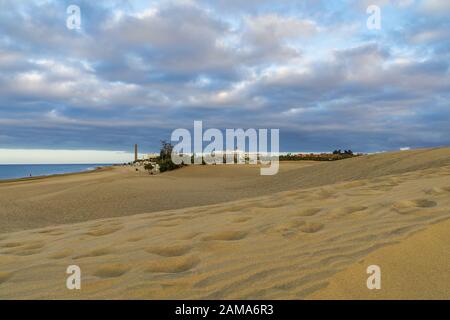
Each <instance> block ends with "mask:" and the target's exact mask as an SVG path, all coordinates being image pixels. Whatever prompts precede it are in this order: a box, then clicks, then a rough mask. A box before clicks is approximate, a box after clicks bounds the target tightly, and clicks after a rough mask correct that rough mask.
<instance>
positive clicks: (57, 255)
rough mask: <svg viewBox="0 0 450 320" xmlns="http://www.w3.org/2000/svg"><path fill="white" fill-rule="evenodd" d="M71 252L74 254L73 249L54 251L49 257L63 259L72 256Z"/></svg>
mask: <svg viewBox="0 0 450 320" xmlns="http://www.w3.org/2000/svg"><path fill="white" fill-rule="evenodd" d="M71 254H72V250H70V249H64V250H62V251H57V252H55V253H52V254H51V255H49V256H48V257H49V258H50V259H63V258H66V257H68V256H70V255H71Z"/></svg>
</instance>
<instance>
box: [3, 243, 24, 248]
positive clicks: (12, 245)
mask: <svg viewBox="0 0 450 320" xmlns="http://www.w3.org/2000/svg"><path fill="white" fill-rule="evenodd" d="M24 244H26V242H7V243H4V244H2V247H3V248H15V247H20V246H23V245H24Z"/></svg>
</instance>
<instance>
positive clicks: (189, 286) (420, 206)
mask: <svg viewBox="0 0 450 320" xmlns="http://www.w3.org/2000/svg"><path fill="white" fill-rule="evenodd" d="M449 156H450V149H449V148H446V149H432V150H419V151H411V152H403V153H391V154H380V155H373V156H367V157H361V158H356V159H350V160H343V161H338V162H333V163H328V162H327V163H318V164H313V165H310V164H307V165H308V166H307V167H296V165H297V164H287V165H286V166H285V167H284V168H282V170H281V172H280V173H279V175H277V176H274V177H269V178H267V179H265V178H260V177H259V176H257V174H258V173H259V172H258V171H257V168H246V167H240V166H237V167H233V166H226V167H225V166H223V167H222V166H214V167H204V166H201V167H190V168H185V169H182V170H179V171H178V172H171V173H170V174H162V175H160V176H158V177H150V176H147V175H144V174H143V173H134V172H130V171H122V170H125V169H118V170H112V171H111V172H99V173H92V174H89V175H82V176H70V177H59V178H52V179H42V180H39V181H32V182H18V183H7V184H4V185H1V186H0V190H1V191H2V192H1V193H0V197H1V198H0V199H1V201H2V202H1V203H2V206H3V208H6V211H2V212H0V221H1V222H2V225H3V230H7V231H8V232H4V233H2V234H0V298H6V299H9V298H18V299H28V298H41V299H42V298H59V299H92V298H112V299H115V298H124V299H134V298H148V299H172V298H173V299H215V298H218V299H225V298H228V299H233V298H236V299H250V298H252V299H260V298H264V299H304V298H338V299H339V298H378V297H382V298H394V299H401V298H411V297H412V298H448V297H449V296H448V293H449V292H450V283H449V282H448V281H446V280H448V272H447V273H446V272H445V271H446V270H449V267H450V265H449V261H450V260H449V252H450V251H449V250H448V249H449V247H448V246H449V238H448V232H447V233H446V230H448V227H449V223H448V219H449V218H450V179H449V178H450V162H449V161H450V157H449ZM298 165H299V166H302V164H298ZM212 170H216V171H215V172H216V174H215V175H214V174H212V176H211V177H210V178H208V174H211V172H213V171H212ZM233 170H237V171H234V174H233ZM193 172H195V175H194V176H193V175H192V174H193ZM237 172H239V173H240V174H242V176H239V175H237V174H236V173H237ZM314 177H316V180H314ZM154 178H156V179H154ZM152 179H153V180H152ZM196 179H199V180H196ZM208 179H212V181H213V183H209V184H208V182H207V181H208ZM228 180H230V181H228ZM148 181H151V182H148ZM155 181H156V182H155ZM158 181H159V182H161V184H162V190H163V191H161V190H159V189H157V186H158V183H157V182H158ZM163 181H165V182H163ZM194 181H197V182H198V181H202V182H204V183H205V184H206V186H205V185H204V186H202V187H196V186H195V185H196V184H195V183H194ZM255 181H257V182H258V183H255ZM216 183H221V184H219V185H218V186H215V184H216ZM183 184H184V186H190V187H191V190H189V191H186V194H187V195H186V194H183V193H182V192H181V191H180V193H179V194H174V193H173V192H171V193H170V194H169V193H167V192H168V191H167V190H166V189H164V188H171V187H172V186H175V185H178V187H179V186H180V185H183ZM258 184H260V185H258ZM118 186H121V188H120V192H118V191H111V190H115V189H114V188H117V187H118ZM147 187H152V188H153V189H146V188H147ZM174 188H176V187H174ZM196 188H197V189H196ZM233 188H236V190H237V191H234V190H235V189H233ZM252 188H253V189H254V190H252V191H248V189H252ZM85 189H87V190H88V191H89V192H90V193H86V192H85V191H84V190H85ZM266 189H268V190H269V191H270V192H268V193H266V192H265V191H263V190H266ZM95 190H97V193H96V194H95V193H94V194H92V192H94V191H95ZM171 190H172V189H171ZM178 190H181V189H178ZM255 190H256V191H255ZM274 190H278V191H277V192H274ZM3 191H4V192H3ZM109 191H111V192H113V194H114V195H115V196H117V197H118V198H117V199H113V198H111V197H110V195H109V193H108V192H109ZM172 191H173V190H172ZM121 192H122V193H123V194H124V195H123V197H120V194H121ZM152 192H155V193H156V194H157V196H151V194H152ZM164 192H165V195H163V194H164ZM227 192H228V193H230V194H232V195H233V196H232V197H231V198H233V197H235V199H234V201H228V202H223V201H224V200H223V195H225V194H226V193H227ZM253 192H255V193H256V194H254V193H253ZM258 192H260V193H261V194H257V193H258ZM197 193H200V195H199V197H200V198H201V199H202V201H204V203H202V204H201V205H198V201H200V200H198V199H194V200H192V202H191V203H190V205H188V204H189V202H188V196H190V197H191V198H194V197H195V196H196V195H197ZM201 193H205V194H201ZM237 194H239V195H237ZM14 195H15V196H16V198H15V197H14ZM146 195H148V196H149V197H150V198H151V199H153V201H154V206H155V207H157V208H160V207H164V206H169V207H170V206H171V207H170V209H164V210H148V208H149V207H148V206H150V205H151V202H150V203H147V200H146V199H143V197H145V196H146ZM83 196H84V201H82V199H83ZM178 196H179V197H180V198H181V200H178ZM225 198H226V196H225ZM70 199H77V200H78V202H71V200H70ZM155 199H159V200H158V201H159V204H158V203H157V202H158V201H156V200H155ZM94 200H95V201H94ZM163 200H164V201H163ZM55 201H56V203H57V204H59V210H60V211H59V212H58V211H57V210H56V208H57V206H56V205H55V204H54V202H55ZM136 203H137V204H136ZM161 203H163V204H161ZM5 204H6V205H5ZM113 206H115V207H116V208H115V210H114V212H113V213H110V212H108V210H109V208H112V207H113ZM179 206H181V207H179ZM101 207H105V208H107V209H108V210H105V211H101V212H100V213H99V212H98V211H97V210H98V208H101ZM141 207H142V208H144V210H146V211H142V212H145V213H141V214H132V213H133V212H134V211H133V210H131V213H130V211H128V210H130V208H134V210H138V208H141ZM120 210H123V213H122V214H119V212H120ZM5 212H6V213H5ZM105 212H106V213H105ZM14 213H16V214H18V215H19V218H17V219H12V218H11V217H12V216H13V214H14ZM58 215H59V216H58ZM65 215H68V216H69V218H67V217H65ZM60 216H62V217H60ZM99 218H100V219H99ZM8 219H9V220H8ZM22 219H23V220H27V219H29V221H28V222H24V221H22ZM34 219H36V220H34ZM42 220H43V221H44V222H42ZM74 220H77V221H80V222H74ZM63 222H66V223H65V224H60V223H63ZM4 223H6V224H7V226H6V227H4ZM39 226H42V227H40V228H38V227H39ZM16 230H20V231H16ZM370 264H378V265H380V267H381V269H382V290H380V291H379V292H373V291H370V292H366V290H367V289H364V286H365V284H366V279H367V277H368V275H367V274H366V272H365V268H367V266H368V265H370ZM69 265H78V266H79V267H80V268H81V271H82V289H81V290H68V289H66V277H67V274H66V268H67V266H69ZM366 265H367V266H366ZM367 291H369V290H367Z"/></svg>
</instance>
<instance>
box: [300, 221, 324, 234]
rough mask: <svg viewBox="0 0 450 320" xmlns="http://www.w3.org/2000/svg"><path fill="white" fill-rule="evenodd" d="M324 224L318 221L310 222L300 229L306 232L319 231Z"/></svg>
mask: <svg viewBox="0 0 450 320" xmlns="http://www.w3.org/2000/svg"><path fill="white" fill-rule="evenodd" d="M323 227H324V225H323V224H322V223H318V222H309V223H306V224H305V225H304V226H302V227H300V231H301V232H304V233H316V232H317V231H320V230H322V229H323Z"/></svg>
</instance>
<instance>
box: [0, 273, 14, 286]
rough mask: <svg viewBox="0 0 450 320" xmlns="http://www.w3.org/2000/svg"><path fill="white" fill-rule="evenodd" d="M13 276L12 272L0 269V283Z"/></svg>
mask: <svg viewBox="0 0 450 320" xmlns="http://www.w3.org/2000/svg"><path fill="white" fill-rule="evenodd" d="M11 277H12V273H11V272H4V271H0V284H2V283H4V282H6V281H8V280H9V279H10V278H11Z"/></svg>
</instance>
